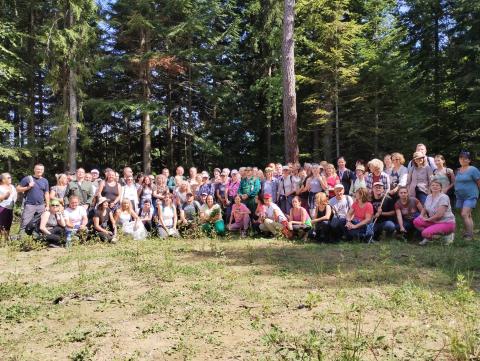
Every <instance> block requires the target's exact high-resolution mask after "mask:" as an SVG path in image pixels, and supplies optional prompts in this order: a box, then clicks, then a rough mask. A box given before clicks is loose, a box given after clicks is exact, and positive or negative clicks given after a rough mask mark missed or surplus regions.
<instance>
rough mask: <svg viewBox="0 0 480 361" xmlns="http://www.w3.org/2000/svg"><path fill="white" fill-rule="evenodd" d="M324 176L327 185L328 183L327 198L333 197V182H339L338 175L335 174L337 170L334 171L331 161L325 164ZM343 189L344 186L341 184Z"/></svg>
mask: <svg viewBox="0 0 480 361" xmlns="http://www.w3.org/2000/svg"><path fill="white" fill-rule="evenodd" d="M325 178H326V180H327V185H328V198H333V197H335V191H334V188H335V184H338V183H340V177H339V176H338V175H337V172H336V171H335V166H334V165H333V164H331V163H328V164H327V165H326V166H325ZM343 188H344V189H345V186H343Z"/></svg>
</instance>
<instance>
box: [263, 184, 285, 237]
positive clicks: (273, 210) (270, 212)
mask: <svg viewBox="0 0 480 361" xmlns="http://www.w3.org/2000/svg"><path fill="white" fill-rule="evenodd" d="M263 199H264V203H265V217H262V218H260V222H262V223H260V225H259V228H260V231H262V232H264V233H271V234H273V235H275V234H276V233H278V232H281V231H282V230H283V229H284V228H286V227H287V224H288V222H287V217H285V214H284V213H283V212H282V210H281V209H280V207H278V206H277V205H276V204H275V203H273V202H272V195H271V194H268V193H267V194H265V195H264V196H263Z"/></svg>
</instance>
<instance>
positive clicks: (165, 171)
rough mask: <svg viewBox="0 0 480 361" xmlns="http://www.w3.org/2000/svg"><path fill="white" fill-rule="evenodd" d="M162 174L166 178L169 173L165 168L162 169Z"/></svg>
mask: <svg viewBox="0 0 480 361" xmlns="http://www.w3.org/2000/svg"><path fill="white" fill-rule="evenodd" d="M162 174H163V175H164V176H165V177H167V178H168V176H169V175H170V171H169V170H168V169H167V168H163V170H162Z"/></svg>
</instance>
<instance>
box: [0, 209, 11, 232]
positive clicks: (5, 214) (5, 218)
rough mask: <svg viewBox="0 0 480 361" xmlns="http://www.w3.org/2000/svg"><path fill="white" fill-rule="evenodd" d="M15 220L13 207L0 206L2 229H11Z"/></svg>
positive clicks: (0, 227) (0, 229) (0, 228)
mask: <svg viewBox="0 0 480 361" xmlns="http://www.w3.org/2000/svg"><path fill="white" fill-rule="evenodd" d="M12 222H13V209H9V208H3V207H0V231H10V227H11V226H12Z"/></svg>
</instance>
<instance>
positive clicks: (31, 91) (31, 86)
mask: <svg viewBox="0 0 480 361" xmlns="http://www.w3.org/2000/svg"><path fill="white" fill-rule="evenodd" d="M28 17H29V19H28V33H29V36H28V38H27V54H28V65H29V71H28V76H27V89H28V90H27V92H28V93H27V94H28V95H27V103H28V108H29V111H28V115H27V143H28V147H29V148H30V149H31V150H32V157H30V159H29V163H30V168H31V167H33V163H34V162H35V158H36V150H35V149H34V148H35V68H36V67H35V40H34V39H35V9H34V5H33V4H31V5H30V9H29V14H28Z"/></svg>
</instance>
